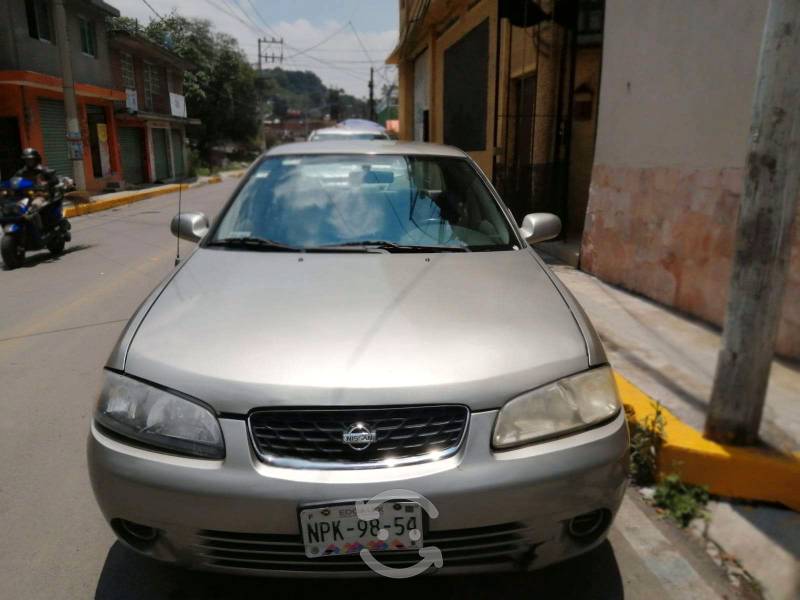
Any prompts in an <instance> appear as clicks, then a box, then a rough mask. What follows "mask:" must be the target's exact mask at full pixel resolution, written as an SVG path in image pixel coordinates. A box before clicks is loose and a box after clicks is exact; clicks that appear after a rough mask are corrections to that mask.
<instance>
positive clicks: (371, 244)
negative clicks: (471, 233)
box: [308, 240, 469, 252]
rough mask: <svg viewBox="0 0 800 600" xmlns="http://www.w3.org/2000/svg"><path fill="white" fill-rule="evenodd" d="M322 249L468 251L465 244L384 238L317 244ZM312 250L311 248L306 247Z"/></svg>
mask: <svg viewBox="0 0 800 600" xmlns="http://www.w3.org/2000/svg"><path fill="white" fill-rule="evenodd" d="M319 248H320V249H323V250H336V249H337V248H359V249H364V250H372V249H375V250H384V251H386V252H469V248H467V247H466V246H420V245H416V244H398V243H396V242H389V241H386V240H360V241H357V242H344V243H342V244H330V245H327V246H319ZM308 250H309V251H313V250H314V249H313V248H308Z"/></svg>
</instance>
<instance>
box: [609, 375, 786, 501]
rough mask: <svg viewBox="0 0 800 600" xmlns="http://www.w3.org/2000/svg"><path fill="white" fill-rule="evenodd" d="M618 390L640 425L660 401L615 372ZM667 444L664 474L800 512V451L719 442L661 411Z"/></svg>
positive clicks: (662, 466)
mask: <svg viewBox="0 0 800 600" xmlns="http://www.w3.org/2000/svg"><path fill="white" fill-rule="evenodd" d="M615 377H616V380H617V387H618V388H619V392H620V396H621V398H622V402H623V404H625V405H626V409H628V410H627V412H628V415H629V418H632V419H633V420H635V421H636V422H638V423H641V422H642V421H644V419H645V418H646V417H647V416H652V415H654V414H655V401H654V400H653V399H652V398H650V397H649V396H647V395H646V394H645V393H644V392H642V391H641V390H640V389H639V388H637V387H636V386H635V385H633V384H632V383H631V382H630V381H628V380H627V379H625V378H624V377H623V376H622V375H620V374H619V373H615ZM661 413H662V415H663V418H664V443H663V445H662V447H661V453H660V455H659V471H660V473H661V474H662V475H665V474H668V473H675V472H677V473H679V474H680V476H681V479H682V480H683V481H686V482H687V483H692V484H695V485H706V486H708V489H709V491H710V492H711V493H712V494H716V495H719V496H729V497H732V498H742V499H747V500H762V501H766V502H779V503H781V504H783V505H784V506H787V507H789V508H791V509H792V510H796V511H800V453H795V454H780V453H777V452H771V451H768V450H763V449H761V448H742V447H734V446H725V445H723V444H717V443H716V442H712V441H710V440H707V439H705V438H704V437H703V435H702V434H701V433H700V432H699V431H697V430H696V429H693V428H692V427H689V426H688V425H687V424H686V423H683V422H682V421H680V420H679V419H678V418H677V417H675V415H673V414H672V413H670V412H669V411H668V410H666V409H665V408H664V407H663V406H662V407H661Z"/></svg>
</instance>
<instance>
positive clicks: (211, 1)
mask: <svg viewBox="0 0 800 600" xmlns="http://www.w3.org/2000/svg"><path fill="white" fill-rule="evenodd" d="M206 2H207V3H208V4H209V5H210V6H212V7H213V8H216V9H217V10H218V11H220V12H222V13H224V14H226V15H228V16H229V17H231V18H232V19H236V20H237V21H238V22H239V23H241V24H242V25H244V26H245V27H247V28H248V29H250V30H251V31H253V32H255V33H256V35H261V34H262V33H263V32H262V31H261V30H259V29H257V28H255V27H253V25H252V24H250V23H248V22H247V21H245V20H243V19H242V18H241V17H240V16H239V15H237V14H236V13H234V12H231V11H230V10H228V9H227V8H224V7H222V6H220V5H219V4H217V3H216V2H214V1H213V0H206Z"/></svg>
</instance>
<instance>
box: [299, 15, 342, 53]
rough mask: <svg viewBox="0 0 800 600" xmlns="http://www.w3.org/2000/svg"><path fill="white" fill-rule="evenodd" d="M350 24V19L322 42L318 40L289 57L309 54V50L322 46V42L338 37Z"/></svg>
mask: <svg viewBox="0 0 800 600" xmlns="http://www.w3.org/2000/svg"><path fill="white" fill-rule="evenodd" d="M349 24H350V23H349V21H348V22H347V23H345V24H344V25H342V26H341V27H340V28H339V29H337V30H336V31H334V32H333V33H331V34H330V35H329V36H327V37H326V38H325V39H324V40H322V41H321V42H317V43H316V44H314V45H313V46H309V47H308V48H306V49H304V50H301V51H300V52H296V53H295V54H291V55H290V56H288V57H287V58H293V57H295V56H302V55H304V54H307V53H308V52H311V51H312V50H314V49H315V48H319V47H320V46H322V44H324V43H325V42H328V41H330V40H332V39H333V38H334V37H336V36H337V35H339V34H340V33H341V32H342V31H344V30H345V28H347V26H348V25H349Z"/></svg>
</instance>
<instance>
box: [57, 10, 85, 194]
mask: <svg viewBox="0 0 800 600" xmlns="http://www.w3.org/2000/svg"><path fill="white" fill-rule="evenodd" d="M53 9H54V10H53V21H54V24H55V28H56V41H57V43H58V52H59V54H60V55H61V79H62V81H63V86H64V111H65V112H66V115H67V144H68V145H69V153H70V158H71V159H72V177H73V180H74V181H75V187H76V188H78V189H79V190H85V189H86V175H85V173H84V171H83V145H82V143H81V127H80V123H79V121H78V102H77V100H76V99H75V83H74V81H73V78H72V54H71V52H70V47H69V34H68V33H67V12H66V10H65V8H64V0H54V1H53Z"/></svg>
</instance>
